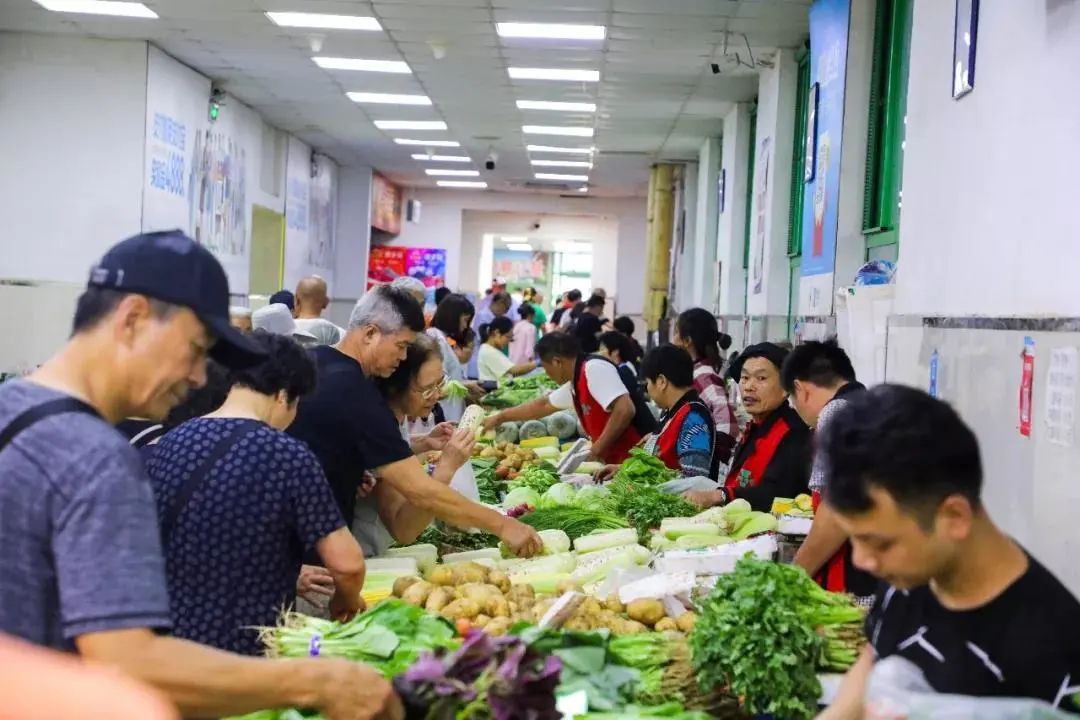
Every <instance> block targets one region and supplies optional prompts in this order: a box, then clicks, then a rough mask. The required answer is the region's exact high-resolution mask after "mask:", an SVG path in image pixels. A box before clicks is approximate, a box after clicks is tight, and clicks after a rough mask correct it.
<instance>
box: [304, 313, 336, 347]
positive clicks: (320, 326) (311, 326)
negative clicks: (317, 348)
mask: <svg viewBox="0 0 1080 720" xmlns="http://www.w3.org/2000/svg"><path fill="white" fill-rule="evenodd" d="M295 322H296V329H297V330H304V331H306V332H309V333H311V334H312V335H314V336H315V339H316V340H317V341H318V344H319V345H337V344H338V343H339V342H341V338H343V337H344V336H345V331H344V330H343V329H341V328H339V327H338V326H337V325H335V324H334V323H332V322H330V321H329V320H326V319H325V318H297V320H296V321H295Z"/></svg>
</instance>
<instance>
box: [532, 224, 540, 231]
mask: <svg viewBox="0 0 1080 720" xmlns="http://www.w3.org/2000/svg"><path fill="white" fill-rule="evenodd" d="M532 229H533V230H539V229H540V223H538V222H534V223H533V224H532Z"/></svg>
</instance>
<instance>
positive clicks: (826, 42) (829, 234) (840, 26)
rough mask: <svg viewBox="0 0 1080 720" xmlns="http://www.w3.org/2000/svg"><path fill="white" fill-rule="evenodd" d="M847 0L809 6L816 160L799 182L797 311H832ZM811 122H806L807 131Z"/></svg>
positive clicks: (821, 0)
mask: <svg viewBox="0 0 1080 720" xmlns="http://www.w3.org/2000/svg"><path fill="white" fill-rule="evenodd" d="M850 17H851V7H850V0H815V2H814V4H813V5H812V6H811V7H810V82H811V83H813V84H814V85H815V94H816V95H817V112H816V118H815V119H816V125H817V128H816V129H817V137H816V153H815V155H816V164H815V165H816V166H815V167H814V168H812V170H809V171H808V172H807V173H806V175H807V176H809V177H812V180H810V181H809V182H806V184H805V185H804V187H803V199H804V202H803V208H804V209H803V217H802V224H803V225H802V226H803V237H804V238H807V239H809V240H810V242H809V243H806V242H804V243H803V254H802V270H801V272H802V277H803V279H802V281H801V283H800V286H799V313H800V314H801V315H816V316H821V315H829V314H831V313H832V305H833V301H832V297H833V291H832V290H833V276H834V274H835V270H836V232H837V209H838V206H839V199H840V156H841V152H840V151H841V140H842V138H843V134H844V90H845V76H846V74H847V45H848V23H849V21H850ZM810 131H813V128H808V132H810Z"/></svg>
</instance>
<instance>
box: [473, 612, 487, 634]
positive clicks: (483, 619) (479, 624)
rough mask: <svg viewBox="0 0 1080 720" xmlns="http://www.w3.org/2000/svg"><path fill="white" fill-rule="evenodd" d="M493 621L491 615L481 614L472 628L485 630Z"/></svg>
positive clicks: (474, 621)
mask: <svg viewBox="0 0 1080 720" xmlns="http://www.w3.org/2000/svg"><path fill="white" fill-rule="evenodd" d="M491 620H492V618H491V616H490V615H484V614H483V613H480V614H479V615H477V616H476V618H475V619H474V620H473V621H472V626H473V627H474V628H479V629H480V630H483V629H484V628H485V627H486V626H487V624H488V623H489V622H491Z"/></svg>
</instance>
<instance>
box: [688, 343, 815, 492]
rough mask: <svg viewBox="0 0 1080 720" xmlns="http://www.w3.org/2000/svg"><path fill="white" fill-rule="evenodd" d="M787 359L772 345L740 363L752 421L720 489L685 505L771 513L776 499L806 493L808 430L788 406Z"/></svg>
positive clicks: (748, 353) (749, 352)
mask: <svg viewBox="0 0 1080 720" xmlns="http://www.w3.org/2000/svg"><path fill="white" fill-rule="evenodd" d="M787 354H788V351H787V350H785V349H784V348H782V347H780V346H778V345H775V344H773V343H759V344H757V345H751V346H750V347H748V348H746V349H745V350H744V351H743V352H742V354H740V355H739V357H738V358H737V359H736V361H735V366H734V368H733V370H734V371H735V372H737V373H738V377H739V389H740V391H741V393H742V401H743V406H744V407H745V408H746V411H747V412H748V413H750V417H751V418H752V421H751V423H750V425H749V426H747V428H746V430H745V431H744V432H743V433H742V436H741V437H740V438H739V442H738V444H737V445H736V446H735V452H734V455H733V456H732V460H731V466H730V469H729V471H728V476H727V479H726V480H725V481H724V482H723V485H722V487H720V488H719V489H717V490H696V491H692V492H689V493H686V497H687V499H689V500H692V501H693V502H695V503H697V504H699V505H702V506H704V507H712V506H714V505H723V504H725V503H728V502H731V501H732V500H734V499H735V498H743V499H745V500H746V501H747V502H749V503H750V506H751V507H753V509H754V510H760V511H763V512H768V511H769V510H771V509H772V502H773V498H778V497H783V498H793V497H795V496H796V495H798V494H800V493H805V492H807V491H808V487H807V481H808V477H809V474H810V429H809V428H808V427H807V426H806V423H804V422H803V421H802V419H801V418H800V417H799V415H798V413H796V412H795V410H794V408H792V407H791V405H789V404H788V395H787V393H786V392H785V391H784V387H783V385H782V384H781V382H780V368H781V367H782V366H783V364H784V359H785V358H786V357H787Z"/></svg>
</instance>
